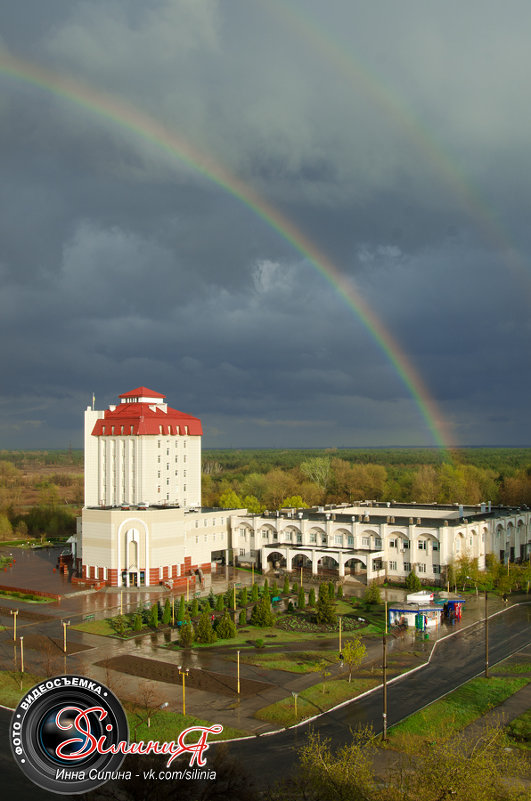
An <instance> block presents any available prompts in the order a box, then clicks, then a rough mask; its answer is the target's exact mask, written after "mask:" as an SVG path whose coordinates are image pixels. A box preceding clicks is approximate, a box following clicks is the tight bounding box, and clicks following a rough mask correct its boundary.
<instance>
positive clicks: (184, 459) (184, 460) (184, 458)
mask: <svg viewBox="0 0 531 801" xmlns="http://www.w3.org/2000/svg"><path fill="white" fill-rule="evenodd" d="M183 462H186V454H185V455H184V456H183Z"/></svg>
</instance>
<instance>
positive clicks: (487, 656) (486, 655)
mask: <svg viewBox="0 0 531 801" xmlns="http://www.w3.org/2000/svg"><path fill="white" fill-rule="evenodd" d="M485 678H486V679H488V678H489V610H488V592H487V590H485Z"/></svg>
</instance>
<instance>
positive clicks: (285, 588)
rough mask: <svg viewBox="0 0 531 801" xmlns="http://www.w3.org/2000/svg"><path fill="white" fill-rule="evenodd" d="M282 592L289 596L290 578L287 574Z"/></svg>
mask: <svg viewBox="0 0 531 801" xmlns="http://www.w3.org/2000/svg"><path fill="white" fill-rule="evenodd" d="M282 592H283V593H284V595H289V576H288V574H287V573H286V575H285V576H284V586H283V588H282Z"/></svg>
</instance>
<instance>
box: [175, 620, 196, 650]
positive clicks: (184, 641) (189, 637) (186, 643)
mask: <svg viewBox="0 0 531 801" xmlns="http://www.w3.org/2000/svg"><path fill="white" fill-rule="evenodd" d="M194 640H195V630H194V627H193V626H192V624H191V623H185V624H184V626H181V628H180V630H179V645H181V647H182V648H190V646H191V645H192V643H193V641H194Z"/></svg>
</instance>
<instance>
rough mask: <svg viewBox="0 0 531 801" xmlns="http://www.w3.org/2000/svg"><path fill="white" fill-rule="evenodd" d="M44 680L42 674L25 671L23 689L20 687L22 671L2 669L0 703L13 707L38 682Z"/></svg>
mask: <svg viewBox="0 0 531 801" xmlns="http://www.w3.org/2000/svg"><path fill="white" fill-rule="evenodd" d="M39 681H44V679H43V678H42V676H35V675H33V674H32V673H24V677H23V679H22V689H20V672H19V671H12V670H1V671H0V704H2V705H3V706H8V707H10V708H12V709H14V708H15V707H16V705H17V704H18V702H19V701H20V699H21V698H22V696H23V695H24V693H27V692H28V690H31V688H32V687H33V686H34V685H35V684H37V683H38V682H39Z"/></svg>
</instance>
